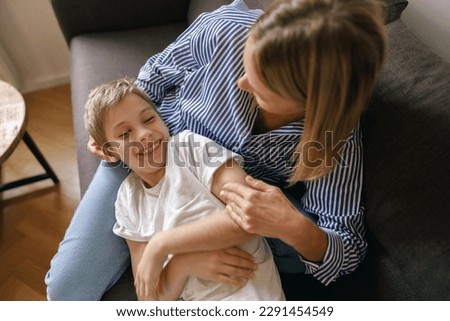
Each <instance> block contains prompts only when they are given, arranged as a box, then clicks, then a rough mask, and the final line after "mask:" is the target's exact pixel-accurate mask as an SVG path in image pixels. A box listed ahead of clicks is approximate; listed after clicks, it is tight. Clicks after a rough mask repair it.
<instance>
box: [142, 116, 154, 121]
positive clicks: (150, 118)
mask: <svg viewBox="0 0 450 321" xmlns="http://www.w3.org/2000/svg"><path fill="white" fill-rule="evenodd" d="M153 119H155V116H151V117H149V118H147V119H146V120H145V121H144V122H145V123H149V122H151V121H152V120H153Z"/></svg>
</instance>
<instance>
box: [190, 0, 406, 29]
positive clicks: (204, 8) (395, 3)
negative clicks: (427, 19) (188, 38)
mask: <svg viewBox="0 0 450 321" xmlns="http://www.w3.org/2000/svg"><path fill="white" fill-rule="evenodd" d="M232 1H233V0H208V1H205V0H191V3H190V5H189V11H188V18H187V21H188V23H189V24H191V23H192V21H194V20H195V18H197V16H198V15H199V14H201V13H202V12H208V11H212V10H214V9H217V8H219V7H220V6H222V5H225V4H229V3H231V2H232ZM273 1H274V0H244V2H245V3H246V4H247V5H248V7H249V8H250V9H263V10H264V9H265V8H267V7H268V6H269V5H270V4H271V3H272V2H273ZM386 5H387V15H386V23H389V22H392V21H395V20H397V19H399V18H400V16H401V14H402V12H403V10H404V9H405V8H406V6H407V5H408V1H406V0H386Z"/></svg>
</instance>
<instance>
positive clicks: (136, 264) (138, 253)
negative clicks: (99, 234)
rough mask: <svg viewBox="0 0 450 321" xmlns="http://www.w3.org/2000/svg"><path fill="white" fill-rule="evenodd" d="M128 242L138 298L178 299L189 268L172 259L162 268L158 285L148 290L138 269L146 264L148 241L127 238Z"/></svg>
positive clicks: (153, 299) (154, 299)
mask: <svg viewBox="0 0 450 321" xmlns="http://www.w3.org/2000/svg"><path fill="white" fill-rule="evenodd" d="M127 244H128V248H129V249H130V255H131V268H132V270H133V275H134V277H135V282H134V284H135V287H136V294H137V297H138V299H139V300H152V301H156V300H157V301H160V300H176V299H178V298H179V297H180V294H181V292H182V291H183V288H184V286H185V284H186V281H187V279H188V273H187V272H188V269H185V268H182V267H181V266H182V264H176V263H178V262H175V260H171V261H170V262H169V263H168V264H167V265H166V267H165V268H164V269H163V270H162V272H161V276H160V278H159V280H158V282H157V285H156V287H154V288H153V289H154V291H150V288H149V290H146V287H145V286H146V285H145V283H143V282H142V279H139V274H138V270H139V269H142V265H145V264H146V258H145V257H144V256H143V255H144V250H145V247H146V246H147V244H148V243H147V242H135V241H130V240H127ZM172 261H174V262H172Z"/></svg>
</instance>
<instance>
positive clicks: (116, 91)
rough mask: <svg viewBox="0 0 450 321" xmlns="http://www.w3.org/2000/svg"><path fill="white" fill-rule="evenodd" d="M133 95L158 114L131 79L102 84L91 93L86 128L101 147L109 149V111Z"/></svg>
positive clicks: (86, 110)
mask: <svg viewBox="0 0 450 321" xmlns="http://www.w3.org/2000/svg"><path fill="white" fill-rule="evenodd" d="M131 93H133V94H135V95H138V96H139V97H141V98H142V99H144V100H145V101H146V102H147V103H148V104H149V105H150V106H152V108H153V109H154V110H155V111H156V112H157V108H156V106H155V104H153V102H152V101H151V99H150V97H149V96H148V95H147V94H146V93H145V92H144V91H143V90H142V89H140V88H139V87H138V86H137V85H136V84H135V83H134V81H133V80H132V79H131V78H121V79H117V80H114V81H111V82H108V83H105V84H102V85H100V86H98V87H96V88H95V89H93V90H92V91H91V92H90V93H89V96H88V99H87V102H86V105H85V110H84V126H85V128H86V130H87V132H88V133H89V135H90V136H91V137H92V138H93V139H94V141H95V142H96V143H97V144H98V145H99V146H100V147H108V141H107V139H106V136H105V118H106V114H107V112H108V110H110V109H111V108H112V107H114V106H115V105H117V104H118V103H120V102H121V101H122V100H123V99H124V98H125V96H126V95H128V94H131Z"/></svg>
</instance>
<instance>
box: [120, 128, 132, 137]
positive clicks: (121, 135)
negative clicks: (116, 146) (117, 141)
mask: <svg viewBox="0 0 450 321" xmlns="http://www.w3.org/2000/svg"><path fill="white" fill-rule="evenodd" d="M129 134H130V131H129V130H127V131H124V132H123V133H122V134H120V135H119V138H123V137H127V136H128V135H129Z"/></svg>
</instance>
